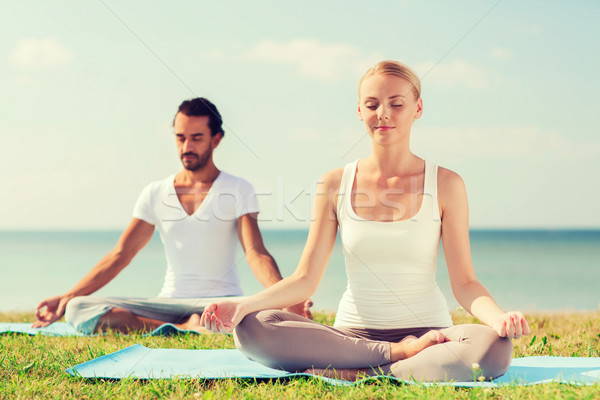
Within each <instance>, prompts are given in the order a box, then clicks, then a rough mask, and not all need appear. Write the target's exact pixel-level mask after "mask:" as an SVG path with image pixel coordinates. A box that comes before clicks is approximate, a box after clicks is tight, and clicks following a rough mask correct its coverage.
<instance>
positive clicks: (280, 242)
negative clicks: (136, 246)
mask: <svg viewBox="0 0 600 400" xmlns="http://www.w3.org/2000/svg"><path fill="white" fill-rule="evenodd" d="M307 234H308V232H307V231H303V230H263V238H264V241H265V244H266V246H267V249H268V250H269V252H270V253H271V254H272V255H273V257H274V258H275V260H276V261H277V263H278V265H279V268H280V270H281V272H282V274H283V275H284V276H287V275H290V274H291V273H292V272H293V271H294V269H295V268H296V265H297V263H298V261H299V259H300V255H301V253H302V249H303V247H304V243H305V241H306V237H307ZM119 235H120V232H118V231H14V232H11V231H3V232H0V312H9V311H32V310H34V308H35V306H36V304H37V303H38V302H40V301H41V300H43V299H45V298H46V297H49V296H53V295H59V294H62V293H64V292H66V291H67V290H68V289H69V288H71V287H72V286H73V285H74V284H75V283H76V282H77V281H78V280H79V279H80V278H81V277H83V275H84V274H85V273H86V272H88V271H89V270H90V268H92V267H93V266H94V265H95V264H96V263H97V262H98V261H99V260H100V259H101V258H102V257H103V256H104V255H105V254H106V253H107V252H108V251H109V250H110V249H111V248H112V247H113V246H114V245H115V244H116V242H117V239H118V237H119ZM470 238H471V254H472V258H473V264H474V268H475V272H476V274H477V277H478V279H479V281H480V282H482V283H483V284H484V285H485V286H486V287H487V288H488V290H489V291H490V292H491V294H492V295H493V297H494V298H495V299H496V301H497V302H498V304H499V305H500V306H501V307H502V308H503V309H505V310H523V311H538V312H539V311H584V310H599V309H600V230H472V231H471V232H470ZM236 260H237V265H236V268H237V269H238V272H239V275H240V279H241V282H242V287H243V289H244V293H245V294H246V295H249V294H253V293H256V292H257V291H259V290H260V289H261V285H260V283H258V281H257V280H256V279H255V278H254V276H253V275H252V272H251V270H250V267H249V266H248V264H247V263H246V261H245V259H244V255H243V252H242V250H241V248H240V249H238V253H237V258H236ZM165 266H166V262H165V257H164V254H163V248H162V243H161V241H160V238H159V237H158V234H155V235H154V237H153V238H152V240H151V241H150V242H149V243H148V245H146V247H145V248H144V249H142V251H141V252H140V253H139V254H138V255H137V256H136V257H135V259H134V260H133V262H132V263H131V264H130V265H129V266H128V267H127V268H125V269H124V270H123V271H122V272H121V273H120V274H119V275H118V276H117V277H116V278H115V279H113V281H112V282H110V283H109V284H108V285H106V286H105V287H104V288H102V289H100V290H99V291H98V292H96V295H99V296H141V297H152V296H156V295H157V294H158V292H159V291H160V287H161V284H162V280H163V276H164V273H165ZM437 280H438V285H439V286H440V288H441V290H442V292H443V293H444V295H445V296H446V299H447V301H448V306H449V308H450V309H451V310H453V309H456V308H457V307H458V306H459V305H458V303H457V302H456V300H455V299H454V296H453V295H452V291H451V289H450V283H449V278H448V271H447V268H446V263H445V260H444V253H443V249H442V247H441V246H440V250H439V256H438V273H437ZM345 288H346V272H345V267H344V256H343V253H342V250H341V245H340V243H339V238H338V241H337V243H336V245H335V248H334V250H333V253H332V256H331V259H330V261H329V264H328V266H327V270H326V272H325V276H324V277H323V280H322V282H321V284H320V286H319V288H318V289H317V291H316V293H315V294H314V295H313V296H312V300H313V302H314V309H315V310H323V311H329V312H333V311H335V310H336V309H337V304H338V302H339V300H340V298H341V296H342V293H343V292H344V290H345Z"/></svg>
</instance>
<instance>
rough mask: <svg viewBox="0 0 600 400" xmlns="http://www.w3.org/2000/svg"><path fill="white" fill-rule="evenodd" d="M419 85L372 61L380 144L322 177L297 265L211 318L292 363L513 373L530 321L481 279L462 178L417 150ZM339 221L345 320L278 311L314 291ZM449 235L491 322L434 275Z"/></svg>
mask: <svg viewBox="0 0 600 400" xmlns="http://www.w3.org/2000/svg"><path fill="white" fill-rule="evenodd" d="M420 92H421V88H420V82H419V79H418V78H417V76H416V75H415V74H414V72H412V71H411V70H410V69H409V68H408V67H406V66H405V65H403V64H401V63H398V62H394V61H384V62H381V63H379V64H377V65H375V66H374V67H373V68H371V69H370V70H369V71H367V73H366V74H365V76H363V78H362V79H361V81H360V84H359V103H358V116H359V118H360V120H361V121H363V123H364V124H365V128H366V130H367V133H368V134H369V136H370V137H371V142H372V149H373V151H372V153H371V154H370V155H369V156H368V157H366V158H364V159H360V160H358V161H356V162H353V163H350V164H348V165H347V166H346V167H345V168H340V169H337V170H334V171H331V172H328V173H327V174H325V175H324V176H323V178H322V181H321V184H320V185H319V187H318V189H317V196H316V200H315V209H314V211H315V213H316V214H315V218H314V220H313V222H312V223H311V226H310V232H309V235H308V239H307V243H306V246H305V248H304V252H303V254H302V258H301V260H300V263H299V265H298V268H297V270H296V271H295V272H294V274H293V275H291V276H290V277H289V278H286V279H284V280H282V281H281V282H279V283H277V284H276V285H274V286H272V287H269V288H268V289H266V290H264V291H262V292H260V293H258V294H256V295H254V296H251V297H248V298H246V299H244V300H241V301H231V302H221V303H217V304H211V305H210V306H208V307H207V308H206V310H205V312H204V313H203V315H202V317H201V319H200V323H201V325H202V326H204V327H206V328H207V329H209V330H211V331H217V332H227V331H231V330H234V328H235V330H234V335H235V339H236V345H237V347H238V348H239V349H240V350H241V351H242V352H243V353H244V354H245V355H246V356H248V357H249V358H252V359H254V360H256V361H258V362H261V363H263V364H265V365H267V366H270V367H273V368H283V369H286V370H289V371H303V370H307V369H309V370H310V371H311V372H316V373H324V374H328V371H331V370H333V371H334V372H333V373H334V374H337V376H342V377H345V378H352V377H355V376H356V373H357V372H361V373H364V374H367V375H368V374H375V373H377V374H381V373H383V374H392V375H393V376H395V377H397V378H399V379H416V380H418V381H439V380H461V381H462V380H470V379H473V377H474V374H480V375H481V376H484V377H486V379H489V378H495V377H498V376H500V375H502V374H504V373H505V372H506V370H507V369H508V367H509V365H510V360H511V354H512V344H511V342H510V338H516V337H519V336H521V335H526V334H528V333H529V327H528V324H527V321H526V320H525V318H524V317H523V314H522V313H520V312H503V311H502V310H501V309H500V308H499V307H498V306H497V305H496V303H495V302H494V300H493V299H492V297H491V295H490V294H489V292H488V291H487V290H486V289H485V288H484V287H483V286H482V285H481V284H480V283H479V282H478V281H477V278H476V276H475V273H474V271H473V266H472V262H471V255H470V249H469V230H468V205H467V195H466V190H465V187H464V184H463V181H462V179H461V178H460V177H459V176H458V175H457V174H456V173H454V172H452V171H450V170H448V169H445V168H441V167H440V168H438V167H437V166H436V165H435V164H433V163H431V162H429V161H425V160H423V159H421V158H419V157H417V156H416V155H414V154H413V153H412V152H411V150H410V147H409V139H410V131H411V127H412V124H413V122H414V121H415V120H416V119H418V118H420V117H421V115H422V113H423V101H422V99H421V94H420ZM338 228H339V230H340V235H341V239H342V245H343V248H344V254H345V258H346V271H347V275H348V286H347V290H346V292H345V293H344V296H343V298H342V300H341V302H340V305H339V309H338V312H337V316H336V321H335V325H334V327H328V326H324V325H321V324H318V323H316V322H313V321H310V320H308V319H305V318H302V317H299V316H297V315H293V314H290V313H287V312H284V311H281V310H276V309H278V308H283V307H286V306H289V305H292V304H297V303H299V302H301V301H302V300H304V299H306V298H308V297H310V296H311V295H312V294H313V293H314V292H315V290H316V289H317V286H318V284H319V282H320V280H321V279H322V277H323V273H324V271H325V268H326V266H327V263H328V260H329V257H330V255H331V251H332V249H333V246H334V242H335V238H336V235H337V230H338ZM440 238H442V239H443V245H444V254H445V257H446V263H447V265H448V271H449V275H450V281H451V284H452V290H453V293H454V295H455V297H456V299H457V300H458V302H459V303H460V304H461V305H462V306H463V307H464V309H465V310H467V311H468V312H470V313H471V314H472V315H473V316H475V317H476V318H478V319H479V320H480V321H481V322H483V323H484V324H485V325H474V324H470V325H458V326H452V321H451V319H450V315H449V313H448V307H447V304H446V301H445V299H444V298H443V296H442V294H441V292H440V290H439V288H438V286H437V284H436V283H435V271H436V259H437V251H438V247H439V241H440ZM473 368H476V371H474V370H473ZM323 369H327V370H326V371H323ZM329 375H332V374H331V373H330V374H329Z"/></svg>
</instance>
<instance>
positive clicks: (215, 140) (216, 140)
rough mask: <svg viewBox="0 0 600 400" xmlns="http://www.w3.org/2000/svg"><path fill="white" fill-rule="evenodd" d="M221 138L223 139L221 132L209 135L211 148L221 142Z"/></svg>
mask: <svg viewBox="0 0 600 400" xmlns="http://www.w3.org/2000/svg"><path fill="white" fill-rule="evenodd" d="M221 139H223V134H222V133H221V132H219V133H217V134H216V135H214V136H211V138H210V140H211V142H212V148H213V149H214V148H216V147H217V146H218V145H219V143H221Z"/></svg>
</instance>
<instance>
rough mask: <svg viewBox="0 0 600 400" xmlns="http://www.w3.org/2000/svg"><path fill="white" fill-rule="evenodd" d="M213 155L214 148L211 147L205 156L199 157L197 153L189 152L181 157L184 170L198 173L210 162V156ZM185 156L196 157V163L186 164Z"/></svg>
mask: <svg viewBox="0 0 600 400" xmlns="http://www.w3.org/2000/svg"><path fill="white" fill-rule="evenodd" d="M211 155H212V146H211V147H209V148H208V149H207V150H206V151H205V152H204V153H203V154H201V155H199V154H196V153H192V152H188V153H184V154H182V155H181V163H182V164H183V168H185V169H187V170H188V171H192V172H194V171H198V170H199V169H201V168H204V167H205V166H206V164H208V161H209V160H210V156H211ZM183 156H194V157H195V158H196V160H195V161H192V162H190V163H186V162H185V161H183Z"/></svg>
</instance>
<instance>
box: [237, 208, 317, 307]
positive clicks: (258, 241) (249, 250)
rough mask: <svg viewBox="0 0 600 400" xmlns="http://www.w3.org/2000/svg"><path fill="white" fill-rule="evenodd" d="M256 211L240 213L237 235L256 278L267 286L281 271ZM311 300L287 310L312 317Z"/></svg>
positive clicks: (279, 278) (275, 279) (273, 282)
mask: <svg viewBox="0 0 600 400" xmlns="http://www.w3.org/2000/svg"><path fill="white" fill-rule="evenodd" d="M257 215H258V214H257V213H249V214H244V215H242V216H241V217H240V218H239V219H238V221H237V229H238V236H239V238H240V242H241V243H242V248H243V249H244V253H245V254H246V261H247V262H248V265H250V268H252V272H253V273H254V276H256V279H258V281H259V282H260V283H261V284H262V285H263V286H264V287H269V286H272V285H274V284H276V283H277V282H279V281H280V280H281V279H283V278H282V277H281V272H280V271H279V267H277V263H276V262H275V259H274V258H273V257H272V256H271V254H269V252H268V251H267V249H266V248H265V245H264V243H263V239H262V235H261V233H260V229H259V228H258V221H257ZM311 306H312V302H311V301H310V300H306V301H304V302H302V303H299V304H296V305H294V306H292V307H288V308H287V310H288V311H290V312H293V313H296V314H299V315H302V316H304V317H307V318H311V319H312V314H311V313H310V307H311Z"/></svg>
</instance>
